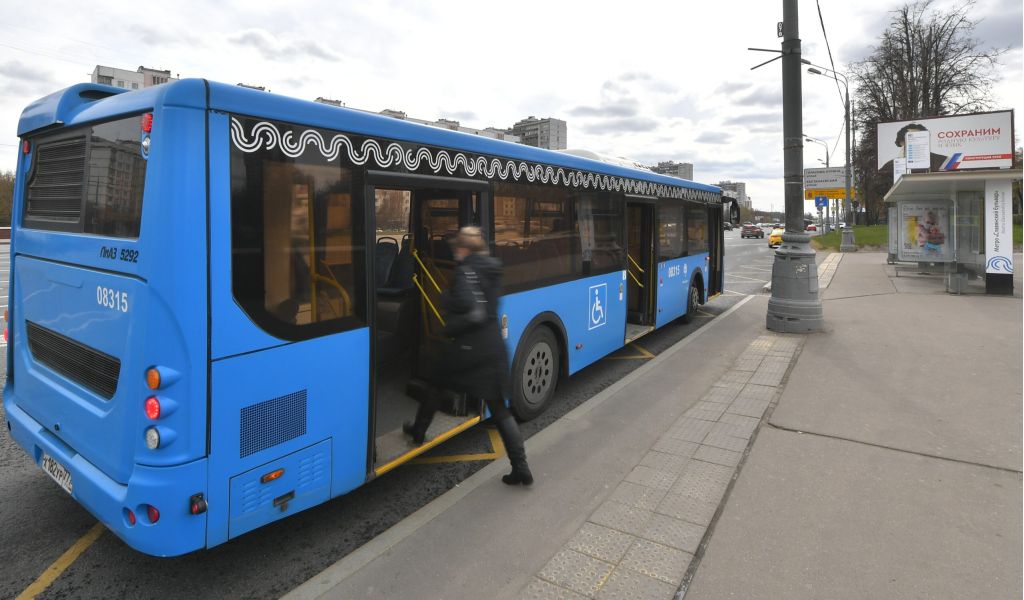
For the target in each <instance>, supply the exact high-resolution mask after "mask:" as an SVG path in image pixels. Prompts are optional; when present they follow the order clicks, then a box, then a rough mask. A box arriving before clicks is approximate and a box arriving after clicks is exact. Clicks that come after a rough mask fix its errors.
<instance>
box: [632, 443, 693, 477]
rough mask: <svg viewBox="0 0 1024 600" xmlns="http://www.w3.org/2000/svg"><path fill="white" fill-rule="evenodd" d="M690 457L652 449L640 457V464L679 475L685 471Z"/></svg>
mask: <svg viewBox="0 0 1024 600" xmlns="http://www.w3.org/2000/svg"><path fill="white" fill-rule="evenodd" d="M693 451H694V452H696V451H697V448H696V446H694V448H693ZM689 462H690V457H688V456H676V455H675V454H668V453H665V452H658V451H656V450H651V451H650V452H648V453H647V454H645V455H644V457H643V458H642V459H640V464H641V465H644V466H647V467H651V468H653V469H659V470H661V471H668V472H670V473H675V474H676V475H678V474H679V473H682V472H683V469H685V468H686V465H687V464H689Z"/></svg>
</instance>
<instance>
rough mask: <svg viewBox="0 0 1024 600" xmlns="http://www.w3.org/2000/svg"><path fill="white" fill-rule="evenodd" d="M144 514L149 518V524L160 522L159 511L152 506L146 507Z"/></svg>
mask: <svg viewBox="0 0 1024 600" xmlns="http://www.w3.org/2000/svg"><path fill="white" fill-rule="evenodd" d="M146 514H147V515H148V516H149V522H150V523H156V522H157V521H159V520H160V511H159V510H157V509H156V507H155V506H153V505H152V504H150V505H147V506H146Z"/></svg>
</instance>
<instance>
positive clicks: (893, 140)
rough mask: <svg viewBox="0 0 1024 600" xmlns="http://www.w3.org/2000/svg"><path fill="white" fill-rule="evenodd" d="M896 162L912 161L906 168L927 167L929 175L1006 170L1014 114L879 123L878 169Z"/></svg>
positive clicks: (1008, 111) (1011, 156)
mask: <svg viewBox="0 0 1024 600" xmlns="http://www.w3.org/2000/svg"><path fill="white" fill-rule="evenodd" d="M924 132H927V134H928V137H927V143H926V142H925V139H924ZM908 134H911V135H910V136H909V137H908ZM924 153H927V157H926V156H923V155H922V154H924ZM897 158H905V159H911V160H912V161H913V163H912V164H910V165H908V168H912V169H916V168H925V165H927V167H928V168H930V169H931V170H932V171H959V170H965V169H1008V168H1010V167H1012V166H1013V111H1011V110H1004V111H999V112H990V113H977V114H973V115H958V116H954V117H929V118H923V119H914V120H912V121H893V122H890V123H879V124H878V169H879V170H882V169H884V168H886V167H887V166H889V165H891V164H892V163H893V161H894V160H895V159H897Z"/></svg>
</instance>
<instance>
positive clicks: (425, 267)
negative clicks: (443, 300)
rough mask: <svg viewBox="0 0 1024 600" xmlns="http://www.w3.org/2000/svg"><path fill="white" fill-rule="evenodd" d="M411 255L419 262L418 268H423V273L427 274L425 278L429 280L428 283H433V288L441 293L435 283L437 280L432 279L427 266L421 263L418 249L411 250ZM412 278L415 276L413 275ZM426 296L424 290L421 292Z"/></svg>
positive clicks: (439, 287) (421, 289)
mask: <svg viewBox="0 0 1024 600" xmlns="http://www.w3.org/2000/svg"><path fill="white" fill-rule="evenodd" d="M412 257H413V258H415V259H416V262H417V263H419V265H420V268H421V269H423V273H424V274H425V275H426V276H427V279H429V280H430V283H432V284H433V285H434V289H435V290H437V293H438V294H440V293H441V286H439V285H437V281H435V280H434V276H433V275H431V274H430V269H428V268H427V265H425V264H423V261H422V260H421V259H420V253H419V251H418V250H413V251H412ZM414 278H415V276H414ZM420 291H423V288H420ZM426 296H427V294H426V292H424V293H423V297H424V298H426Z"/></svg>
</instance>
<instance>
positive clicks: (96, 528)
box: [15, 523, 106, 600]
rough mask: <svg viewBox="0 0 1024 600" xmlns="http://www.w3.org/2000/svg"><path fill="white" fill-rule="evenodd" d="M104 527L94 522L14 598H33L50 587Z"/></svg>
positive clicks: (30, 599)
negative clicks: (90, 527)
mask: <svg viewBox="0 0 1024 600" xmlns="http://www.w3.org/2000/svg"><path fill="white" fill-rule="evenodd" d="M104 529H106V528H105V527H103V523H96V524H95V525H93V526H92V529H90V530H89V531H87V532H86V533H85V535H83V536H82V537H80V538H78V541H77V542H75V543H74V545H73V546H71V547H70V548H68V549H67V551H66V552H64V554H61V555H60V558H58V559H57V560H56V561H54V563H53V564H52V565H50V566H49V567H47V568H46V570H45V571H43V574H42V575H40V576H39V578H38V579H36V580H35V581H33V582H32V585H30V586H28V587H27V588H25V591H24V592H22V593H20V594H18V597H17V598H15V600H33V599H34V598H35V597H36V596H37V595H39V594H41V593H43V592H44V591H46V588H48V587H50V584H52V583H53V582H54V581H56V579H57V578H58V577H60V576H61V573H63V572H64V570H65V569H67V568H68V567H70V566H71V563H73V562H75V560H76V559H77V558H78V557H79V556H80V555H81V554H82V553H83V552H85V551H86V549H87V548H89V546H91V545H92V543H93V542H95V541H96V538H98V537H100V535H101V534H102V533H103V531H104Z"/></svg>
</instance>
